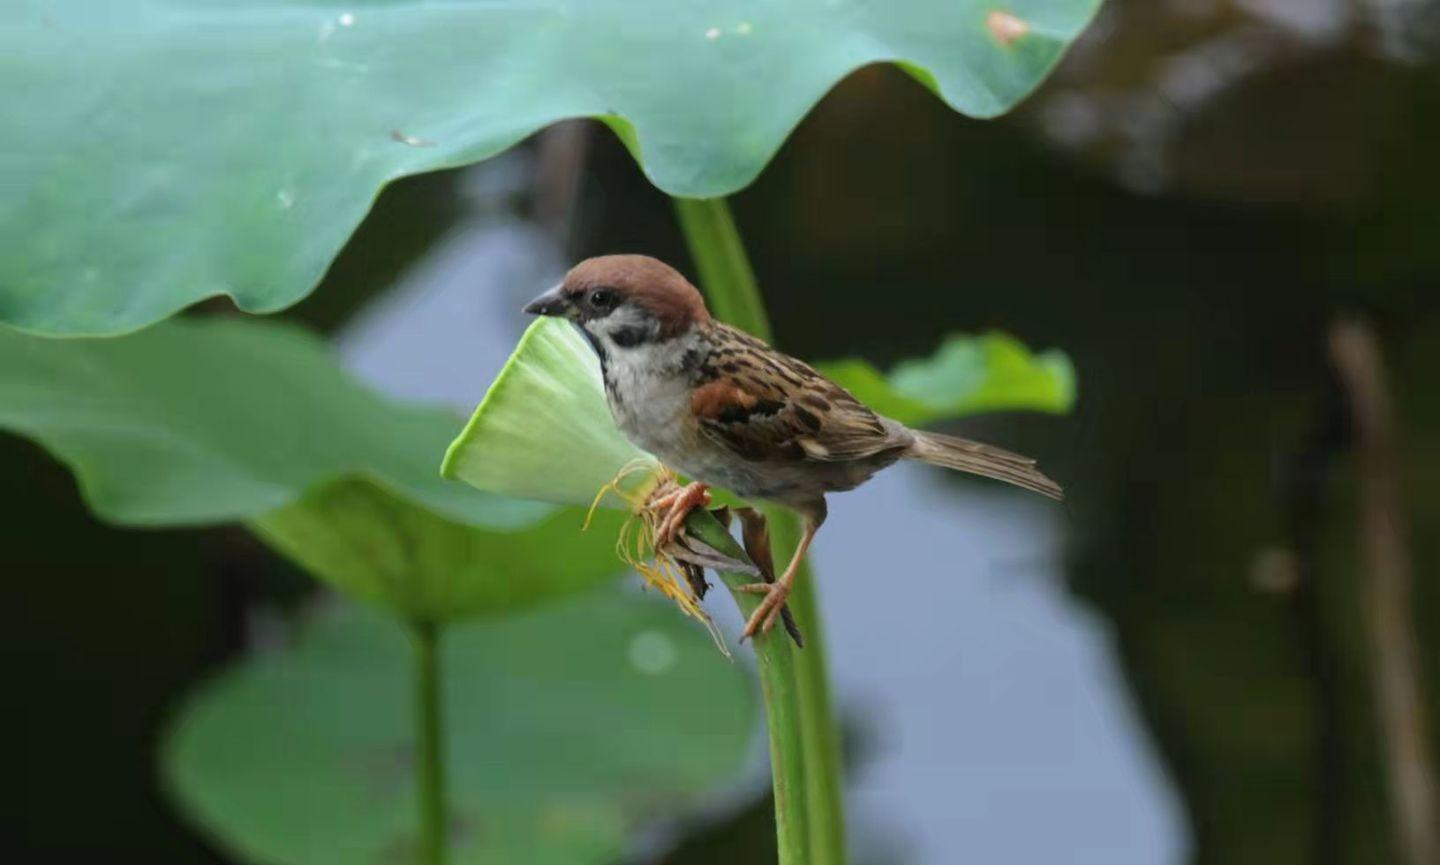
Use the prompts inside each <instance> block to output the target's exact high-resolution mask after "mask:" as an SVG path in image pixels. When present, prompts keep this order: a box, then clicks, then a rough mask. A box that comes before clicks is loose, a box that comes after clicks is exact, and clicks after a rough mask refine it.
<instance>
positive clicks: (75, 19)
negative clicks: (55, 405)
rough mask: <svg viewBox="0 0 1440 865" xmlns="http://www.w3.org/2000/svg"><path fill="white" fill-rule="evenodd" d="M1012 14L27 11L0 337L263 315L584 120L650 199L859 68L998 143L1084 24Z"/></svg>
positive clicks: (763, 152) (21, 31)
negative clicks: (418, 210) (611, 137)
mask: <svg viewBox="0 0 1440 865" xmlns="http://www.w3.org/2000/svg"><path fill="white" fill-rule="evenodd" d="M1007 5H1008V7H1009V9H1008V11H1007V12H1006V13H1005V15H1006V16H1007V17H1005V18H1004V19H996V18H994V15H995V14H997V13H996V12H995V10H994V9H993V8H992V7H991V5H990V4H989V3H988V2H984V0H905V2H895V0H889V2H882V0H857V2H851V3H849V4H847V5H846V7H845V12H844V14H836V13H835V10H834V8H833V7H832V6H831V5H830V4H827V3H824V2H820V0H809V2H804V3H799V2H796V3H785V4H773V3H764V2H754V0H736V2H728V3H705V4H692V3H672V2H665V0H659V2H635V0H604V2H589V3H581V4H566V3H561V2H556V0H549V2H531V3H523V4H508V3H504V4H495V3H428V2H420V0H377V2H368V3H363V4H338V3H273V2H263V3H262V2H239V3H236V2H232V3H211V2H200V0H49V2H34V3H25V4H22V5H21V7H20V8H19V9H16V10H11V12H10V13H9V14H7V15H6V16H5V18H4V20H3V22H0V56H3V57H5V58H6V59H5V67H4V68H5V73H6V80H7V82H8V84H7V86H6V87H5V89H4V91H3V93H0V128H3V129H9V130H21V129H23V130H25V133H24V135H17V136H15V138H14V140H13V141H11V142H10V143H9V146H7V148H6V149H7V151H8V153H9V155H8V158H7V159H6V160H5V161H4V162H3V164H0V165H3V167H0V187H3V188H5V189H6V195H5V197H4V200H3V201H0V236H3V237H6V238H7V239H8V242H7V243H6V246H5V249H4V251H3V253H0V320H3V321H6V322H9V323H11V324H14V325H17V326H19V327H22V328H25V329H28V330H35V331H43V332H47V333H67V334H94V333H115V332H119V331H127V330H132V329H134V328H137V327H141V326H143V325H145V324H148V323H150V322H153V321H155V320H157V319H159V318H162V317H164V316H166V315H169V314H170V313H173V312H175V311H176V310H178V309H180V308H181V307H183V306H186V305H188V304H190V303H193V302H195V301H197V300H200V299H202V298H206V297H212V296H216V295H228V296H230V297H233V298H234V299H235V301H236V303H237V304H239V305H240V306H241V307H242V308H244V309H247V310H251V311H255V312H269V311H273V310H276V309H280V308H282V307H285V306H288V305H290V304H292V303H294V302H295V301H296V300H299V299H300V298H301V297H303V296H304V295H305V294H307V293H308V292H309V291H310V290H311V289H312V288H313V287H314V286H315V284H316V283H317V282H319V280H320V278H321V276H322V275H323V274H324V272H325V270H326V267H327V266H328V265H329V264H330V262H331V260H332V259H333V258H334V257H335V255H336V253H337V252H338V250H339V249H340V247H341V245H342V244H343V243H344V242H345V240H346V238H347V237H349V235H350V234H351V233H352V232H353V231H354V230H355V228H356V226H357V225H358V224H359V222H360V220H361V218H362V217H363V216H364V214H365V212H366V211H367V210H368V209H369V208H370V205H371V203H372V202H373V200H374V198H375V194H376V191H377V190H378V189H379V188H380V187H382V186H384V185H385V184H386V183H388V182H389V181H391V180H393V179H395V178H397V177H401V176H404V175H407V174H416V173H419V172H423V171H428V170H433V169H436V168H444V167H450V166H455V165H461V164H464V163H467V162H473V161H476V160H480V159H485V158H486V157H489V156H492V155H494V154H496V153H498V152H500V151H501V150H504V149H505V148H507V147H510V146H511V145H513V144H515V143H516V142H518V141H520V140H521V139H522V138H524V137H525V136H527V135H529V134H530V133H532V132H535V131H536V130H538V129H541V128H543V127H544V126H546V125H548V124H550V123H552V122H554V121H556V120H560V119H563V118H567V117H577V116H589V117H603V118H605V120H606V122H607V123H609V124H610V125H611V126H612V127H614V128H615V129H616V131H617V132H618V133H619V134H620V136H621V138H622V139H623V140H624V141H625V142H626V144H627V145H628V146H629V147H630V149H631V151H632V153H634V154H635V155H636V156H637V157H638V158H640V159H641V160H642V161H643V163H644V167H645V170H646V172H647V174H648V175H649V176H650V177H651V178H653V179H654V182H655V183H656V184H657V185H658V186H660V187H661V188H662V189H664V190H665V191H667V192H670V193H672V194H676V195H688V196H695V197H708V196H716V195H722V194H726V193H729V192H733V191H734V190H736V189H739V188H740V187H742V186H745V185H746V184H748V183H749V182H750V181H752V180H753V179H754V178H755V176H756V175H757V174H758V173H759V171H760V169H761V168H762V167H763V166H764V165H765V163H766V162H767V161H769V159H770V157H771V156H772V155H773V154H774V153H775V151H776V150H777V149H778V148H779V146H780V143H781V142H782V141H783V140H784V139H785V137H786V135H787V134H789V132H790V130H791V129H792V128H794V126H795V125H796V124H797V123H798V122H799V121H800V119H801V117H802V116H804V114H805V113H806V111H808V110H809V108H810V107H811V106H812V105H814V103H815V102H816V101H817V100H818V99H819V98H820V97H821V95H823V94H824V93H825V92H826V91H827V90H829V89H830V88H831V87H832V86H834V84H835V83H836V82H837V81H839V80H840V79H841V78H842V77H844V76H845V75H846V74H847V73H849V72H851V71H852V70H854V69H856V68H858V67H861V66H864V65H867V64H870V63H875V62H879V61H893V60H897V59H901V60H904V61H905V69H906V70H907V71H909V72H910V73H911V74H912V75H914V76H915V77H916V78H918V79H919V80H920V81H922V82H923V83H925V84H926V86H928V87H929V88H931V89H932V90H933V91H935V92H936V93H937V94H939V95H940V96H941V97H942V98H943V99H945V100H946V102H948V103H949V104H950V105H951V106H953V107H954V108H956V109H958V110H960V111H964V112H966V113H969V114H973V115H977V116H987V117H988V116H993V115H996V114H999V113H1002V112H1003V111H1005V110H1006V109H1008V108H1009V107H1010V106H1012V105H1013V104H1014V103H1015V102H1017V101H1018V100H1019V99H1020V98H1021V97H1023V96H1024V95H1025V94H1027V93H1028V92H1029V91H1030V90H1031V89H1032V88H1033V87H1035V85H1036V84H1037V83H1039V81H1040V79H1041V77H1042V76H1043V75H1044V74H1045V73H1046V72H1047V71H1048V70H1049V69H1050V67H1051V66H1052V65H1053V64H1054V63H1055V62H1056V60H1058V59H1059V57H1060V54H1061V52H1062V51H1063V49H1064V47H1065V45H1066V44H1067V43H1068V42H1069V41H1070V40H1071V39H1073V38H1074V37H1075V35H1076V33H1078V31H1079V30H1080V29H1081V28H1082V27H1083V25H1084V24H1085V23H1086V22H1087V21H1088V20H1089V18H1090V16H1091V14H1092V13H1093V12H1094V9H1095V7H1096V6H1097V5H1098V0H1013V2H1011V3H1009V4H1007ZM82 58H83V62H84V65H85V74H84V75H76V74H74V70H75V65H76V62H77V60H79V59H82ZM761 81H763V82H765V85H764V86H763V87H760V86H756V82H761ZM98 106H104V108H103V109H100V108H98ZM57 142H64V146H63V147H59V146H56V143H57ZM81 250H83V252H80V251H81Z"/></svg>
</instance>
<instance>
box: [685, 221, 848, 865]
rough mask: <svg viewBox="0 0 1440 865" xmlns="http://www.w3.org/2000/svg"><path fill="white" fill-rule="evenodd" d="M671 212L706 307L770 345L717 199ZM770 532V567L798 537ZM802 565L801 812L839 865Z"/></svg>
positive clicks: (830, 721) (782, 530)
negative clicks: (772, 543) (695, 270)
mask: <svg viewBox="0 0 1440 865" xmlns="http://www.w3.org/2000/svg"><path fill="white" fill-rule="evenodd" d="M674 201H675V210H676V213H677V214H678V216H679V219H680V227H681V229H682V230H683V231H684V232H685V240H686V242H687V243H688V245H689V247H690V254H691V256H692V257H693V258H694V259H695V265H696V267H697V268H698V269H699V278H700V284H701V287H702V288H703V289H704V290H705V294H706V297H707V298H708V300H709V302H710V309H711V311H712V312H713V313H714V314H715V315H716V317H718V318H720V319H721V320H722V321H726V322H728V323H730V324H733V325H735V326H736V327H739V328H741V329H742V330H745V331H748V332H750V333H752V334H754V335H755V336H758V337H760V338H761V339H764V340H767V341H768V340H771V339H772V336H771V333H770V320H769V317H768V316H767V315H766V314H765V302H764V299H763V298H762V297H761V294H760V289H759V287H758V286H757V285H756V283H755V275H754V273H753V271H751V269H750V261H749V259H748V258H747V257H746V255H745V247H744V245H743V244H742V243H741V240H740V232H739V231H738V230H737V229H736V227H735V220H734V218H733V217H732V216H731V215H730V207H729V205H728V204H727V203H726V202H725V199H723V198H715V199H694V198H677V199H674ZM770 518H771V522H770V524H771V527H772V530H773V532H774V534H775V537H776V546H777V548H778V550H777V555H776V556H775V558H776V560H777V561H781V562H784V561H788V560H789V551H790V550H793V549H794V548H795V544H796V543H797V542H798V541H799V538H800V523H799V520H798V519H797V518H796V517H795V515H794V514H791V513H789V512H787V511H782V510H778V509H777V510H775V511H774V512H772V513H770ZM811 577H812V575H811V573H810V569H809V566H808V564H807V565H802V569H801V572H800V574H799V577H798V579H797V581H796V586H795V592H794V593H793V594H792V595H791V596H790V610H791V612H793V613H794V614H795V617H796V619H797V620H798V621H799V623H800V629H801V630H802V631H803V632H804V634H805V649H804V651H802V652H799V653H798V656H797V657H796V659H795V677H796V685H797V688H798V691H799V701H800V737H801V744H802V746H803V748H804V752H805V753H804V757H805V779H806V782H805V790H806V804H807V805H808V807H809V811H810V813H809V820H808V823H809V850H810V856H811V859H812V861H813V862H815V863H816V865H844V862H845V812H844V801H843V786H842V782H843V778H842V772H841V765H840V736H839V731H838V728H837V726H836V722H835V714H834V711H833V709H832V706H831V702H830V682H829V679H828V674H827V669H826V661H825V640H824V634H823V633H822V630H821V625H820V616H819V604H818V603H817V602H816V593H815V582H814V580H813V579H812V578H811Z"/></svg>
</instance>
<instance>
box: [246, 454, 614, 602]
mask: <svg viewBox="0 0 1440 865" xmlns="http://www.w3.org/2000/svg"><path fill="white" fill-rule="evenodd" d="M249 525H250V526H251V528H253V529H254V530H255V532H256V533H257V534H259V535H260V537H261V538H263V539H264V540H265V542H266V543H268V544H270V546H272V547H274V548H275V549H277V550H279V551H280V552H282V553H284V554H285V555H287V556H288V557H290V558H291V559H292V560H294V561H295V562H298V563H299V564H300V565H302V566H303V567H304V568H305V569H306V570H307V571H309V572H310V573H312V574H314V575H316V576H318V577H320V578H322V579H324V580H326V581H328V582H329V583H330V584H331V585H333V586H335V587H337V588H340V589H342V590H344V591H345V592H347V593H348V594H350V595H353V596H355V597H358V598H363V599H365V600H368V601H372V602H375V603H379V604H381V605H383V606H385V607H387V608H389V609H391V610H394V611H395V612H396V613H397V614H399V615H400V616H402V617H404V618H406V619H411V620H419V621H429V622H444V621H451V620H455V619H462V618H466V617H469V616H475V615H483V614H487V613H500V612H505V611H508V610H514V609H518V608H520V607H524V606H528V605H529V604H532V603H534V602H536V601H538V600H542V599H544V598H548V597H551V596H554V595H562V594H565V593H567V592H573V591H577V590H580V589H584V588H588V587H590V586H593V585H595V584H596V583H597V582H601V581H605V580H609V579H611V578H613V577H614V576H615V575H616V574H617V572H618V571H619V570H620V569H621V563H620V561H619V560H618V559H617V558H616V557H615V552H614V538H615V536H616V533H617V532H618V531H619V529H620V518H619V516H618V515H612V514H600V515H597V516H596V517H595V518H594V519H592V520H591V521H590V525H589V529H588V531H587V530H585V528H584V514H583V513H582V512H580V511H579V510H576V509H572V508H566V509H563V510H558V511H555V512H553V513H551V514H549V515H548V516H546V517H544V518H543V519H541V520H540V521H538V522H536V523H534V524H532V525H529V526H526V527H525V528H523V529H517V530H514V531H505V530H500V531H487V530H482V529H478V528H475V527H473V526H467V525H463V524H460V523H457V522H454V521H453V520H449V519H446V518H445V517H443V516H440V515H439V514H436V513H434V512H433V511H430V510H427V509H425V508H422V507H418V506H416V505H414V504H412V503H411V502H409V501H408V500H406V499H404V498H401V497H399V496H395V495H391V494H390V493H387V492H386V491H385V490H384V489H382V488H381V487H379V486H377V485H375V484H374V483H371V482H369V481H366V480H360V479H351V480H344V481H336V482H334V483H331V484H326V485H323V486H321V487H318V488H316V489H314V490H312V491H311V492H308V493H306V494H305V495H304V496H302V497H301V498H300V499H299V501H297V502H295V503H294V504H290V505H286V506H285V507H283V508H280V509H279V510H275V511H270V512H268V513H265V514H261V515H260V516H258V517H255V518H254V519H252V520H250V521H249Z"/></svg>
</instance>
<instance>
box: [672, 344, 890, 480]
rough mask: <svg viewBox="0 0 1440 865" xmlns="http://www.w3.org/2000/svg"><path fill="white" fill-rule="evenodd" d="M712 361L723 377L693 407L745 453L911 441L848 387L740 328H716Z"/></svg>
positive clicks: (834, 450) (843, 453)
mask: <svg viewBox="0 0 1440 865" xmlns="http://www.w3.org/2000/svg"><path fill="white" fill-rule="evenodd" d="M710 366H711V367H712V368H713V370H714V371H715V374H716V378H714V379H713V380H711V381H709V382H707V383H705V384H702V385H700V386H699V387H697V388H696V389H695V391H694V393H693V395H692V398H691V409H692V411H693V412H694V415H695V417H696V418H697V420H698V421H699V424H700V430H701V432H702V433H703V434H704V435H705V436H706V437H707V438H709V439H710V440H712V441H714V442H716V443H718V444H720V445H722V446H724V447H725V448H727V449H729V450H730V451H732V452H733V453H735V454H736V455H737V456H739V457H741V458H743V459H747V460H752V461H784V460H814V461H820V462H837V461H845V460H854V459H864V458H865V457H869V456H874V455H875V454H878V453H882V452H884V451H887V450H894V449H896V448H901V447H905V446H907V445H908V443H909V442H908V440H904V439H901V438H899V435H901V434H903V431H902V430H900V429H897V428H895V427H893V426H890V425H887V424H886V423H885V422H884V421H883V420H882V419H881V418H880V416H879V415H877V414H875V413H874V412H872V411H871V410H870V409H868V408H866V407H865V406H864V405H862V404H861V403H860V401H859V400H857V399H855V397H853V396H851V395H850V393H849V392H848V391H846V390H845V389H844V388H842V387H840V386H839V385H837V384H835V383H834V382H832V381H830V380H829V379H827V378H825V377H824V376H822V375H821V374H820V373H818V372H816V371H815V370H814V369H812V368H811V367H810V366H808V365H806V364H804V363H801V362H800V361H798V360H796V359H795V358H792V357H789V356H788V355H784V354H781V353H780V352H777V351H775V350H774V349H772V348H770V347H769V346H767V345H765V344H764V343H763V342H761V341H759V340H757V339H755V338H754V337H751V336H749V335H748V334H745V333H743V332H741V331H738V330H735V329H733V328H729V327H724V326H721V327H719V328H717V340H716V344H715V346H714V348H713V350H712V354H711V357H710Z"/></svg>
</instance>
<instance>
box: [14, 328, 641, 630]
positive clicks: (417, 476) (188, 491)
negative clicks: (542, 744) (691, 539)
mask: <svg viewBox="0 0 1440 865" xmlns="http://www.w3.org/2000/svg"><path fill="white" fill-rule="evenodd" d="M458 426H459V419H458V418H457V417H456V416H455V415H452V414H451V413H450V412H448V411H445V410H432V409H426V408H420V407H416V406H409V405H404V404H401V403H397V402H393V401H391V400H388V399H385V398H383V397H380V396H378V395H376V394H374V393H372V392H371V391H369V390H368V389H366V388H365V387H363V386H362V385H360V384H359V383H358V382H356V381H355V380H353V379H352V378H350V377H349V376H348V375H347V374H346V373H345V372H344V371H343V370H341V369H340V367H339V366H337V365H336V363H335V361H334V359H333V357H332V356H331V354H330V352H329V351H328V349H327V348H326V347H325V345H324V343H323V342H322V341H321V340H320V339H318V338H317V337H314V336H312V335H310V334H308V333H306V332H305V331H303V330H301V329H299V328H297V327H294V326H292V325H284V324H277V323H266V322H260V321H253V320H240V319H215V320H205V321H180V320H177V321H173V322H167V323H164V324H160V325H157V326H155V327H153V328H150V329H148V330H146V331H143V332H141V333H138V334H134V335H131V336H127V337H121V338H117V339H103V340H95V339H72V340H54V339H46V338H43V337H33V336H27V335H24V334H20V333H17V332H15V331H12V330H8V329H4V330H0V427H4V428H8V429H11V430H14V431H15V432H18V433H20V434H22V435H25V436H27V437H30V438H33V439H35V440H36V441H37V442H39V443H40V444H42V445H44V446H45V447H46V448H48V449H49V450H50V451H52V452H53V453H54V454H55V455H56V456H58V457H59V458H60V459H61V460H63V461H64V462H65V463H67V464H68V465H69V466H70V467H71V469H72V471H74V473H75V476H76V478H77V480H78V482H79V485H80V488H81V490H82V492H83V494H84V495H85V498H86V500H87V501H88V502H89V504H90V506H91V507H92V508H93V509H94V510H95V511H96V512H97V513H98V514H100V515H101V516H103V517H105V518H106V519H109V520H112V521H115V522H119V523H124V524H130V525H145V526H160V525H180V526H196V525H204V524H209V523H216V522H228V521H242V520H243V521H248V522H249V523H250V525H251V526H252V527H254V528H255V530H256V531H257V532H258V533H259V535H260V536H261V537H262V538H263V539H265V540H266V541H267V542H269V543H270V544H271V545H273V546H274V547H276V548H277V549H278V550H280V551H281V552H283V553H285V554H286V555H287V556H289V557H290V558H291V559H293V560H294V561H296V562H298V563H299V564H301V565H302V566H304V567H305V568H306V569H307V570H308V571H310V572H311V573H312V574H313V575H315V576H318V577H320V578H322V579H325V580H327V581H329V582H330V583H332V584H333V585H335V586H337V587H339V588H341V589H344V590H346V591H348V592H351V593H352V594H354V595H355V596H356V597H360V598H363V599H366V600H369V601H372V602H377V603H381V604H383V605H384V606H386V607H388V608H389V609H391V610H392V611H394V612H396V613H397V614H399V615H401V616H404V617H407V618H412V619H416V618H418V619H425V620H430V621H446V620H451V619H455V618H458V617H462V616H466V615H474V614H479V613H484V612H494V611H497V610H500V609H504V608H507V607H509V606H512V605H517V604H523V603H528V602H532V601H535V600H538V599H540V598H543V597H545V596H547V595H551V594H555V593H560V592H565V591H571V590H575V589H581V588H585V587H588V586H591V585H593V584H595V583H596V582H597V581H600V580H604V579H608V578H610V577H612V576H614V575H616V574H618V573H619V571H620V568H621V566H620V563H619V560H618V559H617V558H616V557H615V554H614V551H613V545H614V538H615V533H616V531H617V530H618V516H615V515H606V516H602V517H601V518H600V522H599V524H598V525H595V526H593V527H592V531H590V532H588V533H586V532H583V531H582V530H581V527H582V524H583V521H584V513H583V511H581V510H579V509H573V508H572V509H556V508H553V507H550V506H548V505H543V504H539V503H534V502H520V501H515V500H511V499H503V498H500V497H497V496H493V495H489V494H486V493H483V492H478V491H476V490H472V489H470V488H468V487H466V486H464V485H462V484H456V483H450V482H447V481H445V480H442V479H441V478H440V476H439V473H438V465H439V462H440V456H441V454H442V453H443V452H444V448H445V445H446V443H447V442H448V440H449V438H450V436H451V435H453V433H454V430H455V429H456V428H457V427H458ZM542 551H543V553H544V554H543V555H541V554H538V553H541V552H542ZM556 553H560V554H556Z"/></svg>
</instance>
